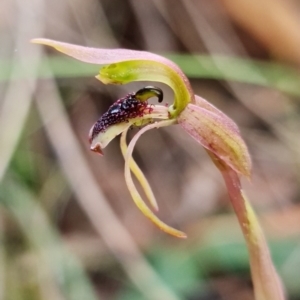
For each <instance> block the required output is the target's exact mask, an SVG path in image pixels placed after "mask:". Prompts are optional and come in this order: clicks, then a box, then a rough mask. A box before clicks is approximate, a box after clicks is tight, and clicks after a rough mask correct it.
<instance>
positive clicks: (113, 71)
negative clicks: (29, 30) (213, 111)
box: [31, 38, 194, 116]
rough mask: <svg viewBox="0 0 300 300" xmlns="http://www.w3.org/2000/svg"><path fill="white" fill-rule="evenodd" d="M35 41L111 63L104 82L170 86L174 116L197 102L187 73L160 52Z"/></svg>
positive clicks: (94, 61)
mask: <svg viewBox="0 0 300 300" xmlns="http://www.w3.org/2000/svg"><path fill="white" fill-rule="evenodd" d="M31 42H33V43H36V44H42V45H47V46H51V47H53V48H55V49H56V50H58V51H60V52H62V53H64V54H67V55H69V56H71V57H74V58H76V59H78V60H80V61H83V62H86V63H91V64H99V65H108V66H107V67H104V68H102V69H101V71H100V75H98V76H97V78H98V79H99V80H101V81H102V82H104V83H114V84H125V83H128V82H131V81H141V80H143V81H144V80H148V81H158V82H162V83H165V84H167V85H169V86H170V87H171V88H172V89H173V90H174V94H175V102H174V106H172V107H171V108H170V113H171V115H174V116H177V115H178V114H179V112H180V111H182V110H183V108H184V107H185V106H186V104H187V103H189V102H194V93H193V91H192V88H191V85H190V83H189V81H188V79H187V77H186V76H185V74H184V73H183V72H182V71H181V69H180V68H179V67H178V66H177V65H176V64H175V63H173V62H172V61H170V60H169V59H167V58H165V57H162V56H160V55H157V54H153V53H150V52H146V51H135V50H128V49H98V48H89V47H83V46H79V45H72V44H68V43H63V42H58V41H54V40H50V39H43V38H39V39H33V40H32V41H31Z"/></svg>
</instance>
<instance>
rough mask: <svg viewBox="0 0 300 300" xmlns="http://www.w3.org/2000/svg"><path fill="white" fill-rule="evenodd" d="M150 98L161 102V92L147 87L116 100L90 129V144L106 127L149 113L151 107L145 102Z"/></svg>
mask: <svg viewBox="0 0 300 300" xmlns="http://www.w3.org/2000/svg"><path fill="white" fill-rule="evenodd" d="M151 97H157V98H158V100H159V102H161V101H162V100H163V92H162V90H161V89H160V88H156V87H153V86H147V87H144V88H142V89H140V90H138V91H137V92H136V93H130V94H128V95H127V96H126V97H124V98H121V99H119V100H117V101H116V102H115V103H114V104H113V105H111V106H110V107H109V109H108V111H107V112H106V113H104V114H103V115H102V116H101V117H100V119H99V120H98V121H97V122H96V123H95V125H94V126H93V128H92V129H91V131H90V134H89V141H90V143H91V142H92V140H93V139H94V138H95V136H97V135H98V134H99V133H100V132H104V131H105V130H106V129H107V128H108V127H110V126H112V125H115V124H118V123H122V122H128V120H129V119H133V118H137V117H143V115H144V114H145V113H149V112H150V111H151V106H149V105H148V102H147V100H148V99H149V98H151ZM149 110H150V111H149Z"/></svg>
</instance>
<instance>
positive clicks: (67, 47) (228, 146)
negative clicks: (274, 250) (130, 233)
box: [32, 39, 284, 300]
mask: <svg viewBox="0 0 300 300" xmlns="http://www.w3.org/2000/svg"><path fill="white" fill-rule="evenodd" d="M32 42H33V43H37V44H43V45H48V46H51V47H54V48H55V49H57V50H58V51H60V52H63V53H65V54H67V55H69V56H72V57H74V58H76V59H78V60H80V61H83V62H87V63H92V64H98V65H101V66H102V68H101V69H100V72H99V75H97V76H96V78H97V79H99V80H100V81H101V82H103V83H105V84H109V83H111V84H126V83H129V82H132V81H156V82H162V83H164V84H167V85H169V86H170V87H171V88H172V89H173V91H174V103H173V104H172V105H170V106H169V107H166V106H162V105H150V104H148V102H147V100H148V99H149V98H151V97H157V98H158V101H159V102H161V101H162V98H163V92H162V91H161V90H160V89H159V88H156V87H152V86H150V87H145V88H142V89H140V90H139V91H137V92H136V93H131V94H128V95H127V96H126V97H124V98H121V99H119V100H118V101H116V102H115V103H114V104H113V105H112V106H111V107H110V108H109V109H108V111H107V112H106V113H105V114H104V115H103V116H102V117H101V118H100V119H99V120H98V121H97V122H96V123H95V124H94V126H93V127H92V128H91V130H90V133H89V140H90V143H91V150H92V151H95V152H96V153H98V154H101V155H102V154H103V148H105V147H106V146H107V145H108V144H109V142H110V141H111V140H112V139H113V138H115V137H116V136H117V135H119V134H122V135H121V140H120V144H121V150H122V154H123V156H124V158H125V180H126V183H127V186H128V189H129V191H130V194H131V196H132V198H133V200H134V202H135V204H136V205H137V207H138V208H139V209H140V210H141V211H142V213H143V214H144V215H145V216H146V217H147V218H149V219H150V220H151V221H152V222H153V223H154V224H156V225H157V226H158V227H159V228H160V229H161V230H163V231H165V232H167V233H169V234H171V235H174V236H177V237H181V238H185V237H186V234H185V233H184V232H182V231H179V230H177V229H175V228H172V227H170V226H169V225H167V224H165V223H164V222H162V221H161V220H159V219H158V218H157V216H156V215H155V214H154V213H153V211H152V210H151V209H150V208H149V207H148V206H147V204H146V203H145V202H144V201H143V199H142V197H141V195H140V194H139V192H138V190H137V188H136V186H135V184H134V182H133V179H132V173H133V174H134V175H135V177H136V178H137V180H138V182H139V183H140V184H141V187H142V188H143V190H144V191H145V195H146V197H147V198H148V200H149V203H150V205H151V206H152V208H154V210H157V209H158V206H157V202H156V199H155V197H154V195H153V192H152V190H151V187H150V185H149V184H148V181H147V179H146V178H145V176H144V175H143V173H142V171H141V170H140V168H139V167H138V166H137V164H136V163H135V161H134V159H133V158H132V152H133V149H134V146H135V144H136V142H137V140H138V139H139V137H140V136H141V135H142V134H143V133H145V132H146V131H148V130H150V129H153V128H159V127H164V126H169V125H173V124H179V125H180V126H181V127H182V128H183V129H184V130H185V131H186V132H187V133H188V134H189V135H190V136H192V137H193V138H194V139H195V140H196V141H197V142H198V143H199V144H200V145H201V146H203V147H204V148H205V149H206V151H207V152H208V154H209V156H210V157H211V159H212V161H213V162H214V164H215V165H216V166H217V168H218V169H219V170H220V172H221V174H222V176H223V178H224V180H225V183H226V187H227V190H228V194H229V197H230V200H231V204H232V206H233V209H234V211H235V213H236V215H237V218H238V221H239V223H240V226H241V229H242V232H243V234H244V237H245V240H246V243H247V247H248V251H249V257H250V265H251V274H252V279H253V285H254V293H255V298H256V299H257V300H283V299H284V292H283V288H282V285H281V282H280V279H279V277H278V275H277V273H276V271H275V268H274V266H273V263H272V259H271V257H270V253H269V250H268V247H267V243H266V241H265V238H264V235H263V232H262V230H261V228H260V225H259V223H258V221H257V218H256V216H255V213H254V211H253V210H252V208H251V205H250V203H249V202H248V200H247V199H246V197H245V195H244V193H243V191H242V188H241V183H240V176H246V177H247V178H250V175H251V159H250V156H249V153H248V150H247V147H246V145H245V142H244V141H243V139H242V137H241V135H240V132H239V129H238V127H237V125H236V124H235V123H234V122H233V121H232V120H231V119H230V118H229V117H227V116H226V115H225V114H224V113H222V112H221V111H220V110H218V109H217V108H216V107H214V106H213V105H212V104H210V103H209V102H207V101H206V100H205V99H203V98H201V97H199V96H197V95H194V93H193V90H192V88H191V86H190V83H189V81H188V79H187V77H186V76H185V74H184V73H183V72H182V71H181V70H180V68H179V67H178V66H177V65H176V64H174V63H173V62H172V61H170V60H168V59H166V58H164V57H161V56H159V55H156V54H153V53H149V52H144V51H133V50H125V49H95V48H87V47H82V46H77V45H71V44H67V43H62V42H57V41H53V40H49V39H34V40H33V41H32ZM132 126H138V127H143V128H142V129H141V130H140V131H139V132H138V133H137V134H136V135H135V136H134V137H133V139H132V140H131V141H130V143H129V145H128V147H127V144H126V134H127V130H128V129H129V128H130V127H132Z"/></svg>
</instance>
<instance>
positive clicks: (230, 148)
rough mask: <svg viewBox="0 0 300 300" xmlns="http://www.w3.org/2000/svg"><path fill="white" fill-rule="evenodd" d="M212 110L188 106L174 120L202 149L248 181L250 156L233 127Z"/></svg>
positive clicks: (230, 122) (225, 118)
mask: <svg viewBox="0 0 300 300" xmlns="http://www.w3.org/2000/svg"><path fill="white" fill-rule="evenodd" d="M202 104H203V103H202ZM203 105H207V104H203ZM215 110H216V109H215V108H214V107H213V106H210V108H209V110H208V109H207V107H205V108H204V107H199V106H197V105H194V104H191V103H190V104H188V105H187V107H186V108H185V109H184V111H183V112H182V113H181V114H180V115H179V117H178V118H177V120H178V123H179V124H180V125H181V126H182V128H183V129H184V130H185V131H187V132H188V133H189V134H190V135H191V136H192V137H193V138H194V139H195V140H196V141H197V142H198V143H200V144H201V145H202V146H203V147H204V148H206V149H208V150H209V151H211V152H212V153H214V154H215V155H216V156H217V157H219V158H220V159H221V160H222V161H224V162H225V163H226V164H227V165H228V166H230V167H231V168H232V169H233V170H235V171H236V172H238V173H240V174H242V175H245V176H246V177H250V173H251V160H250V156H249V153H248V150H247V147H246V145H245V143H244V141H243V139H242V138H241V136H240V133H239V130H238V128H237V126H236V124H235V123H234V122H233V121H232V120H231V119H229V118H228V117H227V116H226V117H225V115H224V114H223V113H221V112H220V111H219V110H217V111H215Z"/></svg>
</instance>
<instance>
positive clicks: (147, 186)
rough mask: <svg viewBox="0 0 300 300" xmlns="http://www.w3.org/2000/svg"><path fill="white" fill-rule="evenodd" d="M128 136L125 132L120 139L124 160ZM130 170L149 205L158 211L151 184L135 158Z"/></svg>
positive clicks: (132, 160) (131, 162)
mask: <svg viewBox="0 0 300 300" xmlns="http://www.w3.org/2000/svg"><path fill="white" fill-rule="evenodd" d="M126 136H127V130H125V131H123V133H122V135H121V139H120V147H121V151H122V155H123V157H124V159H125V157H126V152H127V144H126ZM130 170H131V171H132V173H133V174H134V175H135V177H136V179H137V180H138V181H139V183H140V185H141V186H142V188H143V190H144V192H145V194H146V197H147V198H148V200H149V203H150V204H151V205H152V207H153V208H154V209H155V210H156V211H158V205H157V201H156V199H155V196H154V194H153V191H152V189H151V187H150V184H149V183H148V181H147V179H146V177H145V175H144V173H143V172H142V170H141V169H140V168H139V166H138V165H137V164H136V162H135V161H134V159H133V158H131V161H130Z"/></svg>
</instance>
